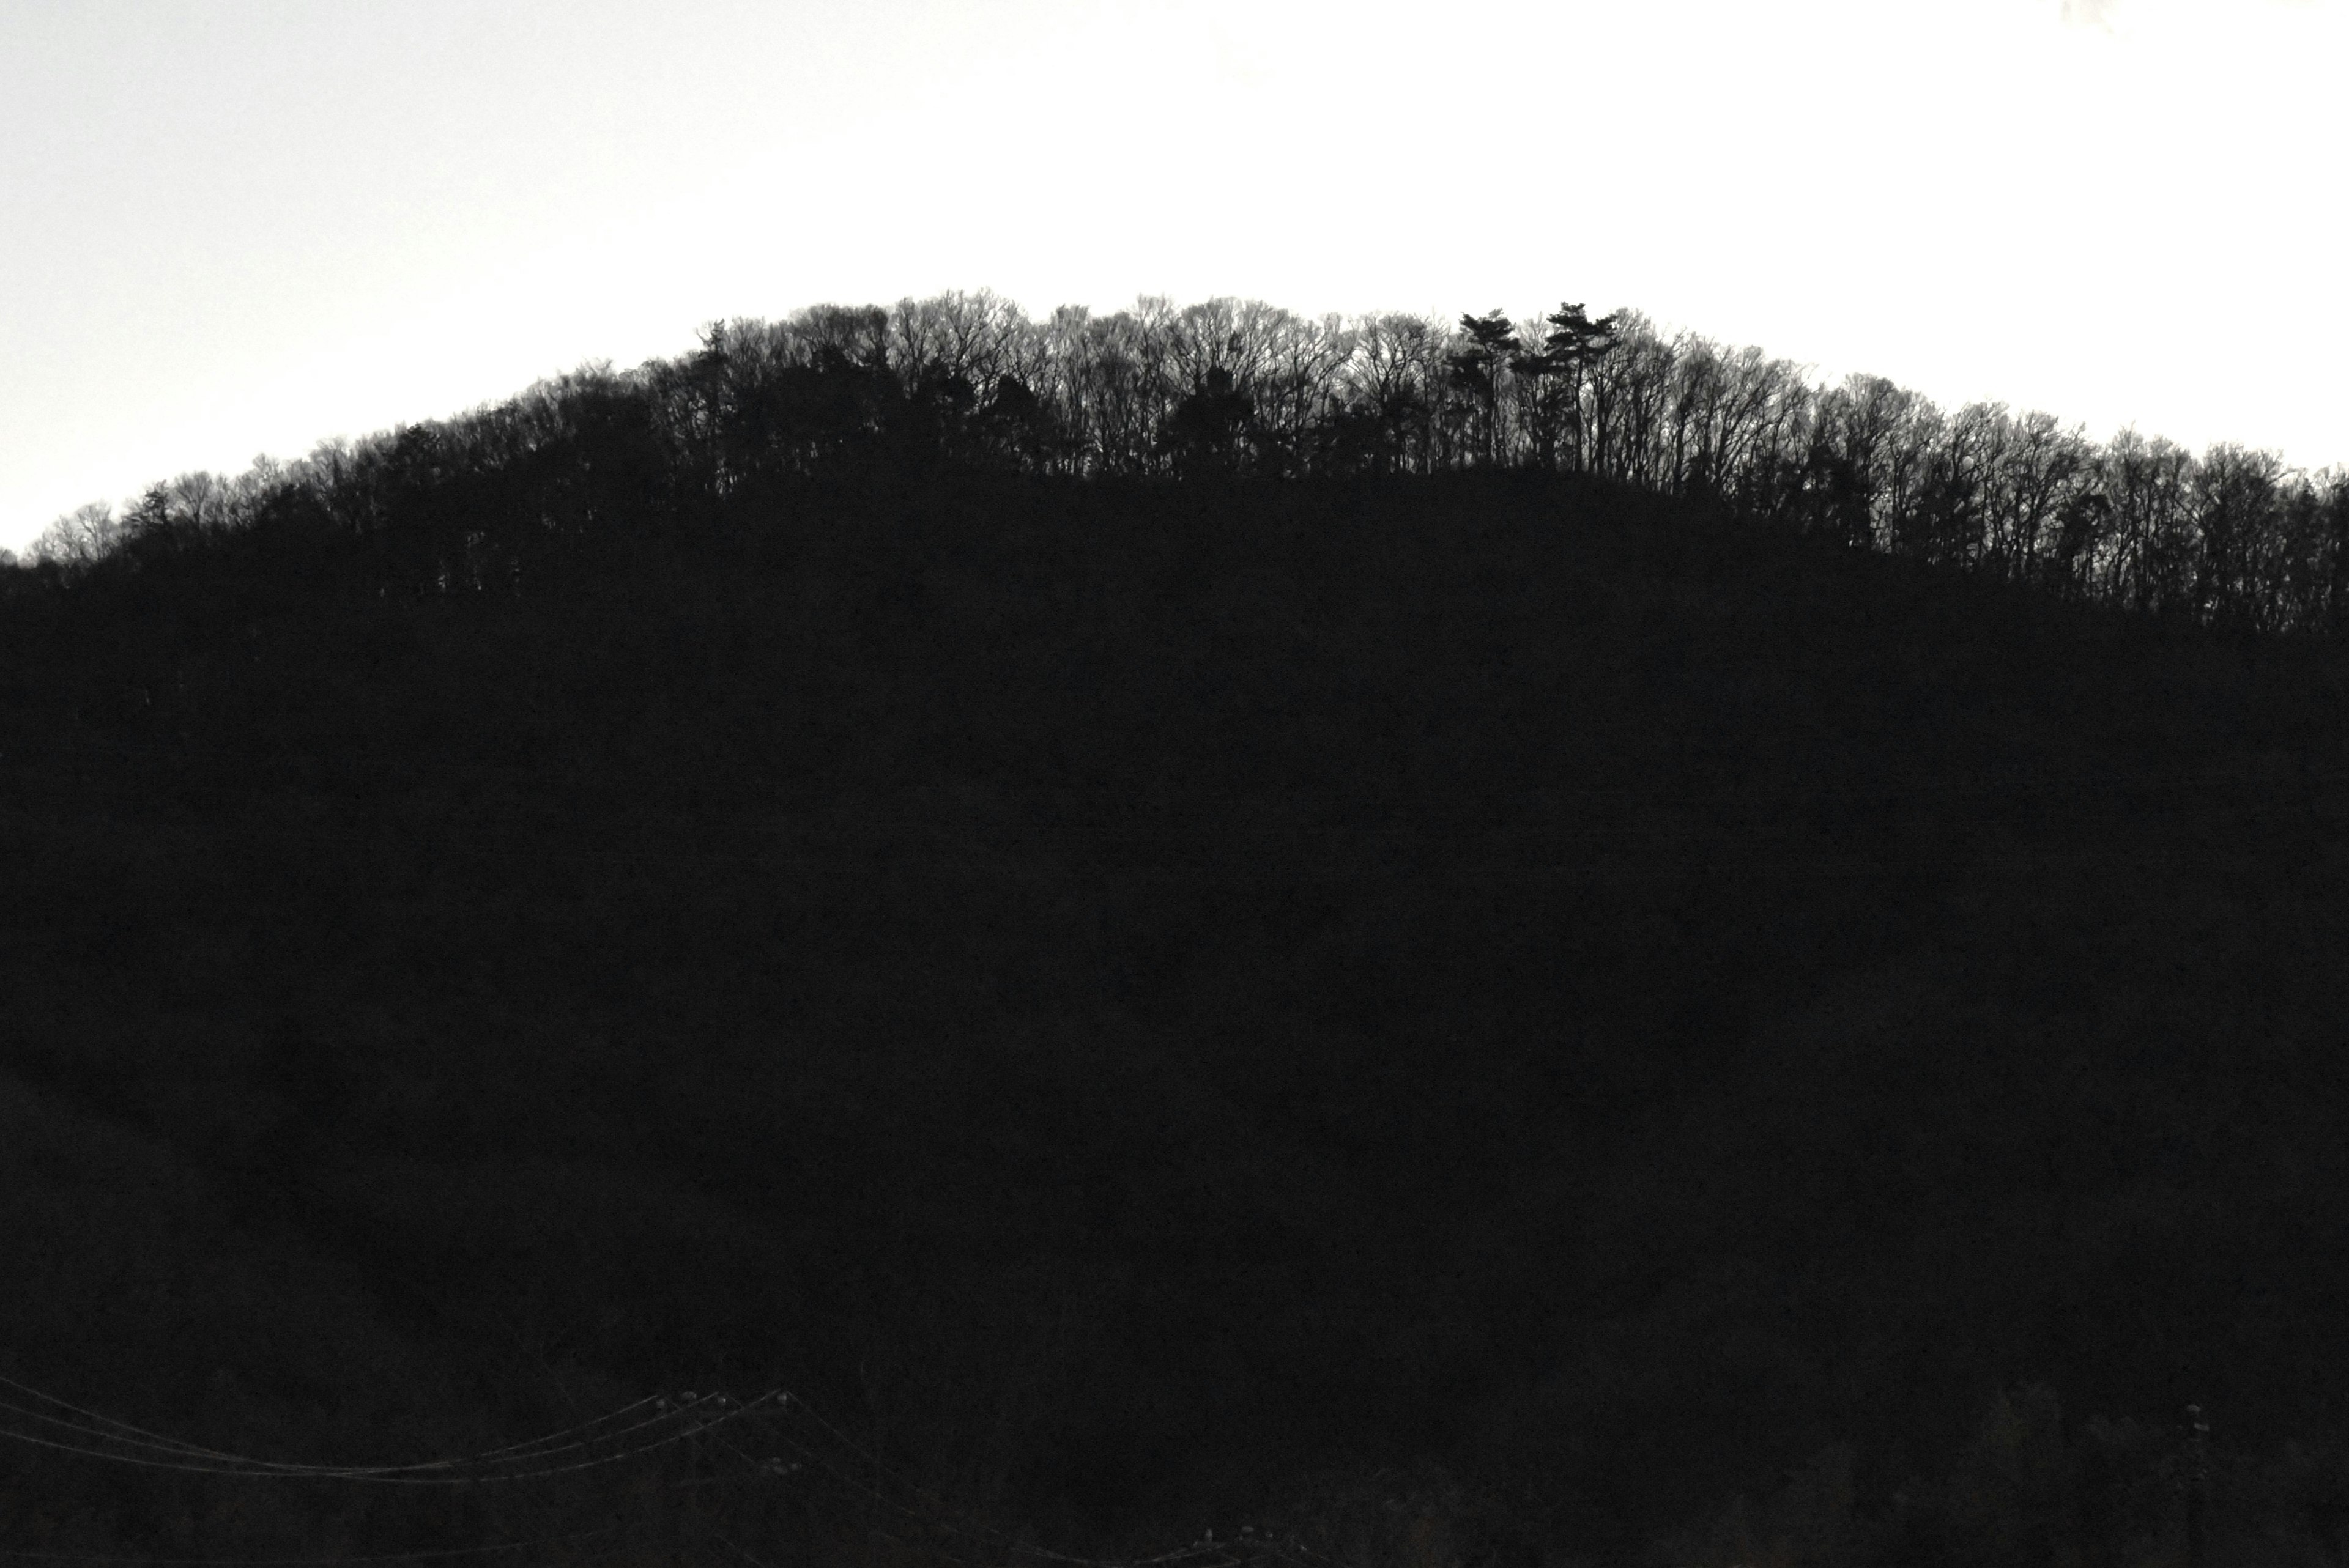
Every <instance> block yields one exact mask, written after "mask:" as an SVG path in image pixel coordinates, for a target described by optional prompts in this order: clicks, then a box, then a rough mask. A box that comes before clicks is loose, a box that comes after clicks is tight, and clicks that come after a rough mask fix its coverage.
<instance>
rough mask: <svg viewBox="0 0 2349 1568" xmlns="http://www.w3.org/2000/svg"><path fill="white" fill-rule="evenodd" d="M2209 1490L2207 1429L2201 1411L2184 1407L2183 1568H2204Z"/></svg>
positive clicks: (2206, 1559)
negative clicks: (2184, 1526)
mask: <svg viewBox="0 0 2349 1568" xmlns="http://www.w3.org/2000/svg"><path fill="white" fill-rule="evenodd" d="M2209 1490H2210V1425H2209V1422H2207V1421H2205V1420H2204V1419H2203V1418H2202V1407H2201V1406H2199V1405H2189V1406H2187V1407H2186V1568H2205V1565H2206V1563H2208V1562H2209V1558H2208V1556H2207V1554H2206V1553H2205V1550H2204V1548H2205V1544H2206V1537H2207V1530H2208V1525H2207V1522H2206V1520H2205V1517H2204V1513H2205V1504H2206V1501H2207V1499H2208V1497H2209Z"/></svg>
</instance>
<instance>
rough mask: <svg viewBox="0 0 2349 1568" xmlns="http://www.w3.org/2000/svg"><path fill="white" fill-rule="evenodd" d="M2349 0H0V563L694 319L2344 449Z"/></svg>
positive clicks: (2324, 458) (2334, 451) (2300, 458)
mask: <svg viewBox="0 0 2349 1568" xmlns="http://www.w3.org/2000/svg"><path fill="white" fill-rule="evenodd" d="M2345 11H2349V0H1583V3H1576V0H1446V3H1445V4H1444V5H1403V4H1392V3H1388V0H772V3H770V4H750V3H747V0H658V3H657V4H650V3H647V4H618V3H616V0H502V3H500V4H494V5H492V4H480V3H464V0H380V3H371V4H364V5H363V4H358V3H357V0H344V3H336V0H306V3H305V0H0V432H5V433H0V545H12V546H21V545H22V544H23V543H24V542H26V541H27V540H28V539H30V538H31V536H32V535H33V534H35V533H36V532H37V531H39V530H40V529H41V528H42V527H43V526H45V525H46V524H47V521H49V520H50V518H52V517H53V516H55V515H56V514H57V513H58V512H60V511H65V510H66V509H67V508H69V507H71V506H73V505H75V504H77V503H79V502H82V501H86V500H117V501H119V500H123V499H125V498H127V497H129V496H131V495H133V494H135V493H136V492H137V491H138V490H140V489H141V488H143V486H144V485H145V484H147V483H148V482H150V480H158V479H165V478H169V477H171V475H173V474H175V473H179V472H181V471H184V470H186V469H195V468H212V469H221V470H223V471H234V470H238V469H243V467H244V466H245V464H246V463H247V462H248V461H249V460H250V459H252V458H253V457H254V455H255V454H257V453H261V452H268V453H272V454H274V455H276V456H280V457H289V458H290V457H295V456H299V455H300V454H301V453H302V452H305V451H306V450H308V449H309V448H310V447H311V446H312V445H313V444H314V443H315V442H316V441H317V440H318V439H319V438H324V437H328V436H333V435H337V434H341V435H358V434H363V433H365V432H366V431H368V430H372V429H377V428H384V427H388V426H389V425H391V424H393V423H395V422H398V421H399V420H402V419H419V418H434V417H438V416H441V415H446V414H450V413H454V412H457V411H459V410H460V409H462V408H465V407H470V406H471V405H474V404H477V403H480V402H482V401H486V400H490V399H493V398H497V397H503V396H506V395H507V394H510V393H512V392H515V391H519V390H520V389H521V388H522V387H524V386H525V385H527V384H528V383H529V382H530V381H532V380H533V379H534V378H536V377H539V376H542V375H547V374H551V373H554V372H557V371H560V370H564V369H567V368H570V367H572V366H575V365H577V364H578V363H580V362H581V361H583V360H586V359H590V358H608V359H611V360H613V361H614V362H616V364H619V365H622V366H626V365H632V364H635V363H636V362H637V361H639V360H641V359H643V358H645V357H647V356H652V355H656V354H674V353H678V352H680V351H682V350H683V349H685V348H686V347H688V346H689V345H690V343H691V340H692V334H693V329H694V327H695V326H696V325H698V323H700V322H702V321H705V320H709V319H710V318H712V317H718V316H730V315H781V314H783V313H785V312H787V311H789V310H791V309H792V308H794V307H795V306H798V305H802V304H812V303H815V302H817V301H822V300H840V301H854V302H863V301H877V302H884V303H885V302H888V301H891V300H894V299H895V298H897V297H899V296H901V295H904V294H927V293H932V292H936V291H937V290H941V289H947V288H978V287H980V286H992V287H993V288H995V289H997V290H998V291H999V292H1001V293H1004V294H1009V295H1010V296H1012V297H1013V298H1016V299H1018V300H1019V301H1020V302H1021V303H1022V304H1026V305H1027V306H1028V307H1029V308H1030V309H1031V310H1033V311H1038V312H1042V311H1047V310H1049V309H1050V308H1051V307H1052V306H1053V305H1055V304H1061V303H1063V302H1075V303H1083V304H1092V305H1094V306H1096V307H1098V308H1114V307H1116V306H1118V305H1120V304H1124V303H1127V302H1129V301H1130V300H1131V299H1132V298H1133V295H1135V294H1138V293H1143V292H1149V293H1161V294H1173V295H1174V296H1175V297H1176V298H1177V299H1179V300H1184V301H1189V300H1194V299H1199V298H1204V297H1206V296H1207V295H1209V294H1243V295H1254V296H1257V297H1261V298H1264V299H1268V300H1270V301H1273V302H1275V303H1277V304H1285V305H1288V306H1290V307H1291V308H1294V309H1299V310H1303V311H1309V312H1317V313H1318V312H1319V311H1323V310H1349V311H1350V310H1361V309H1368V308H1384V307H1393V308H1405V309H1440V310H1444V311H1446V312H1451V313H1457V312H1460V311H1466V310H1479V311H1481V310H1485V309H1488V308H1491V307H1494V306H1502V307H1506V308H1507V309H1509V310H1511V311H1513V312H1524V311H1532V310H1535V309H1537V308H1545V309H1546V308H1555V306H1556V305H1557V302H1558V301H1559V300H1561V299H1572V300H1578V301H1583V302H1587V303H1588V304H1590V305H1591V306H1592V307H1593V308H1594V309H1609V308H1613V307H1614V306H1617V305H1620V304H1635V305H1638V306H1640V308H1642V309H1645V310H1646V311H1648V312H1649V313H1650V314H1651V315H1653V316H1655V317H1657V318H1658V319H1660V320H1661V321H1662V322H1664V323H1665V324H1667V325H1686V326H1690V327H1693V328H1695V329H1697V330H1699V331H1702V332H1704V333H1707V334H1709V335H1713V336H1715V337H1720V338H1725V339H1728V340H1731V341H1733V342H1736V343H1749V342H1750V343H1758V344H1760V345H1762V346H1764V348H1766V349H1768V350H1770V351H1771V352H1773V353H1775V354H1781V355H1785V356H1789V357H1792V358H1795V359H1797V360H1802V361H1806V362H1808V363H1811V364H1814V365H1816V366H1818V367H1819V368H1820V369H1821V370H1822V371H1823V372H1826V373H1831V374H1840V373H1842V372H1843V371H1846V370H1851V369H1868V370H1874V371H1878V372H1881V373H1883V374H1885V375H1889V376H1891V377H1894V378H1896V379H1898V380H1899V381H1901V382H1904V383H1906V384H1908V385H1909V386H1913V387H1918V388H1919V389H1920V390H1922V391H1924V392H1927V393H1929V394H1930V395H1931V396H1933V397H1937V398H1940V399H1941V400H1943V401H1945V402H1949V403H1957V402H1961V401H1963V400H1966V399H1968V398H1972V397H1997V398H2002V399H2004V400H2006V401H2008V402H2011V403H2013V404H2015V405H2017V406H2019V407H2045V408H2049V409H2051V410H2053V411H2054V412H2056V413H2058V414H2061V415H2063V416H2064V417H2066V418H2080V419H2084V420H2085V421H2087V422H2088V425H2089V428H2090V430H2091V433H2093V434H2096V435H2099V436H2101V435H2104V434H2106V433H2108V432H2109V430H2110V429H2111V428H2113V427H2114V426H2116V425H2117V424H2119V423H2122V422H2125V421H2135V422H2136V423H2137V425H2138V426H2139V427H2140V428H2143V429H2145V430H2147V431H2148V432H2159V433H2163V434H2168V435H2169V436H2172V437H2174V438H2178V439H2182V440H2185V441H2188V442H2189V443H2193V444H2197V445H2199V444H2200V443H2202V442H2205V441H2208V440H2211V439H2215V438H2235V439H2241V440H2246V441H2250V442H2252V443H2255V444H2259V445H2265V446H2273V447H2276V448H2279V449H2282V450H2283V451H2284V452H2285V454H2286V455H2287V456H2288V457H2289V458H2291V459H2292V460H2294V461H2296V462H2302V463H2306V464H2310V465H2315V464H2319V463H2323V462H2328V461H2333V460H2335V459H2349V389H2344V378H2343V377H2341V376H2340V375H2339V374H2338V372H2337V370H2336V369H2335V366H2336V365H2337V364H2338V363H2339V362H2340V360H2341V359H2342V358H2343V356H2344V351H2349V307H2344V301H2343V297H2342V291H2341V287H2340V285H2339V284H2338V281H2337V279H2338V274H2339V273H2340V271H2341V267H2342V263H2341V261H2340V259H2339V244H2340V233H2339V230H2340V227H2341V224H2342V221H2343V220H2342V213H2341V205H2340V191H2341V185H2340V179H2341V176H2340V170H2341V168H2342V163H2343V159H2344V153H2349V93H2344V91H2343V90H2342V88H2341V83H2342V82H2343V81H2344V80H2349V15H2344V12H2345Z"/></svg>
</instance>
